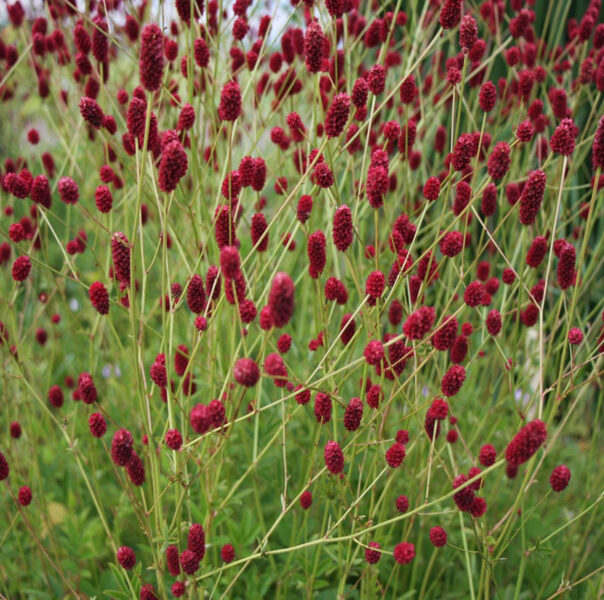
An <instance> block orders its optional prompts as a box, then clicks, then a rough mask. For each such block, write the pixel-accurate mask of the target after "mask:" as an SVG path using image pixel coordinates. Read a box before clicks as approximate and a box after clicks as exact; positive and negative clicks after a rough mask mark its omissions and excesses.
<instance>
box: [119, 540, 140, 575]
mask: <svg viewBox="0 0 604 600" xmlns="http://www.w3.org/2000/svg"><path fill="white" fill-rule="evenodd" d="M117 562H118V563H120V565H121V566H122V567H123V568H124V569H126V570H127V571H129V570H130V569H132V568H134V565H135V564H136V555H135V554H134V550H132V548H130V547H129V546H121V547H120V548H118V550H117Z"/></svg>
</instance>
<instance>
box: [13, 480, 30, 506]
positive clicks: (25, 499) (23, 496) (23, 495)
mask: <svg viewBox="0 0 604 600" xmlns="http://www.w3.org/2000/svg"><path fill="white" fill-rule="evenodd" d="M17 498H18V500H19V504H20V505H21V506H29V505H30V504H31V499H32V493H31V489H30V488H29V486H27V485H24V486H23V487H21V488H19V493H18V494H17Z"/></svg>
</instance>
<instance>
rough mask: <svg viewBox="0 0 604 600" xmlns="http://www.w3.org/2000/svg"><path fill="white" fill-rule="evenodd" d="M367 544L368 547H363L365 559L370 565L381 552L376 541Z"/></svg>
mask: <svg viewBox="0 0 604 600" xmlns="http://www.w3.org/2000/svg"><path fill="white" fill-rule="evenodd" d="M367 545H368V546H369V548H366V549H365V560H366V561H367V562H368V563H369V564H370V565H375V563H377V562H378V561H379V560H380V558H381V556H382V553H381V552H379V549H380V548H381V546H380V545H379V544H378V543H377V542H369V544H367ZM373 548H376V549H375V550H373Z"/></svg>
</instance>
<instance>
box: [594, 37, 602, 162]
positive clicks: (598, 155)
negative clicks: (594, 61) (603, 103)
mask: <svg viewBox="0 0 604 600" xmlns="http://www.w3.org/2000/svg"><path fill="white" fill-rule="evenodd" d="M603 29H604V28H603ZM603 64H604V63H603V62H602V61H600V65H603ZM601 68H604V67H601ZM591 164H592V167H593V169H594V171H595V170H596V169H597V168H598V167H601V168H602V169H604V115H602V116H601V117H600V120H599V121H598V127H597V128H596V134H595V136H594V141H593V145H592V149H591Z"/></svg>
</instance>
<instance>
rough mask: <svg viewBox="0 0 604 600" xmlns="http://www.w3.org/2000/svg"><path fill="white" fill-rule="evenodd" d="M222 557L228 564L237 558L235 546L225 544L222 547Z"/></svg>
mask: <svg viewBox="0 0 604 600" xmlns="http://www.w3.org/2000/svg"><path fill="white" fill-rule="evenodd" d="M220 557H221V558H222V561H223V562H225V563H227V564H228V563H230V562H233V560H234V558H235V548H233V546H232V545H231V544H225V545H224V546H223V547H222V548H221V549H220Z"/></svg>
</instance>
